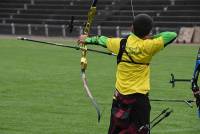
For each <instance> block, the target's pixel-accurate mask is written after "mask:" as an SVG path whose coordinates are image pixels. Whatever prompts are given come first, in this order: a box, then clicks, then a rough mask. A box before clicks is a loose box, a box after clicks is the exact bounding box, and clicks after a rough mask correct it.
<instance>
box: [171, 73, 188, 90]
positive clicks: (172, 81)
mask: <svg viewBox="0 0 200 134" xmlns="http://www.w3.org/2000/svg"><path fill="white" fill-rule="evenodd" d="M175 82H191V79H175V77H174V74H172V73H171V80H170V81H169V83H171V84H172V87H175Z"/></svg>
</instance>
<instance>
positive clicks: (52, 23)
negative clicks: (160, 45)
mask: <svg viewBox="0 0 200 134" xmlns="http://www.w3.org/2000/svg"><path fill="white" fill-rule="evenodd" d="M90 3H91V0H1V1H0V34H6V35H30V36H33V35H34V36H35V35H36V36H47V37H49V36H58V37H69V36H70V37H77V36H78V35H79V34H80V33H81V32H82V28H83V26H84V23H85V21H86V20H87V12H88V9H89V7H90ZM133 9H134V12H135V14H139V13H147V14H149V15H151V16H152V17H153V18H154V20H155V26H154V29H153V33H158V32H161V31H165V30H171V31H176V32H177V33H180V34H179V35H180V37H179V38H178V39H177V42H181V43H183V42H186V43H193V42H194V43H199V42H200V39H199V35H200V28H199V27H200V0H133ZM131 16H132V12H131V0H100V1H99V3H98V7H97V15H96V17H95V22H94V24H93V27H92V31H91V33H92V34H98V35H107V36H118V37H119V36H123V35H124V34H127V32H129V31H130V26H131V21H132V17H131ZM72 18H73V19H74V23H73V24H74V27H73V31H72V32H71V33H69V32H68V31H69V25H70V23H71V19H72Z"/></svg>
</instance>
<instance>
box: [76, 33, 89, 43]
mask: <svg viewBox="0 0 200 134" xmlns="http://www.w3.org/2000/svg"><path fill="white" fill-rule="evenodd" d="M87 37H88V35H85V34H82V35H80V36H79V38H78V44H79V45H82V44H84V43H85V39H86V38H87Z"/></svg>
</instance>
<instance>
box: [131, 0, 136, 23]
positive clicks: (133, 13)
mask: <svg viewBox="0 0 200 134" xmlns="http://www.w3.org/2000/svg"><path fill="white" fill-rule="evenodd" d="M131 10H132V15H133V20H134V19H135V12H134V9H133V0H131Z"/></svg>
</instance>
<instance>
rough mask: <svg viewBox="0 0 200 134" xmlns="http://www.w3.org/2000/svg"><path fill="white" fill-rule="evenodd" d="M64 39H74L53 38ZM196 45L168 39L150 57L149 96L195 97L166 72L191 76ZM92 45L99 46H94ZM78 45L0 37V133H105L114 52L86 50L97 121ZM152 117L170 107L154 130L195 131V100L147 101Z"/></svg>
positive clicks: (166, 133) (199, 122) (162, 133)
mask: <svg viewBox="0 0 200 134" xmlns="http://www.w3.org/2000/svg"><path fill="white" fill-rule="evenodd" d="M54 42H62V43H65V44H68V45H74V44H76V41H75V40H65V41H63V40H54ZM199 46H200V45H171V46H168V47H167V48H165V49H164V51H161V52H160V53H159V54H158V55H156V56H155V57H154V58H153V61H152V63H151V92H150V98H151V99H194V98H193V95H192V91H191V89H190V86H191V85H190V83H177V84H176V87H175V88H172V87H171V85H170V84H169V80H170V74H171V73H174V74H175V76H176V77H177V78H187V79H190V78H191V77H192V73H193V70H194V64H195V60H196V55H197V51H198V48H199ZM96 49H101V50H103V49H102V48H98V47H96ZM79 64H80V51H77V50H74V49H68V48H61V47H56V46H48V45H45V44H39V43H33V42H27V41H21V40H16V39H14V38H12V39H8V38H7V39H3V38H1V39H0V134H107V129H108V126H109V117H110V107H111V102H112V95H113V91H114V83H115V71H116V57H112V56H107V55H102V54H97V53H92V52H89V53H88V68H87V72H86V74H87V77H88V85H89V87H90V88H91V90H92V93H93V96H94V97H95V99H96V100H97V102H98V103H99V105H100V108H101V111H102V119H101V122H100V123H99V124H98V123H97V115H96V111H95V109H94V107H93V106H92V104H91V102H90V101H89V99H88V97H87V96H86V93H85V91H84V89H83V86H82V81H81V75H80V65H79ZM151 106H152V112H151V118H152V119H153V118H154V117H155V116H156V115H158V114H159V113H160V112H161V111H162V110H163V109H165V108H168V107H169V108H171V109H173V113H172V114H171V115H170V116H169V117H168V118H166V119H165V120H163V121H162V122H161V123H160V124H159V125H157V126H156V127H155V128H153V129H152V134H199V133H200V127H199V126H200V119H199V118H198V117H197V109H196V105H195V104H194V103H193V108H190V107H188V106H187V105H186V104H185V103H171V102H151Z"/></svg>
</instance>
